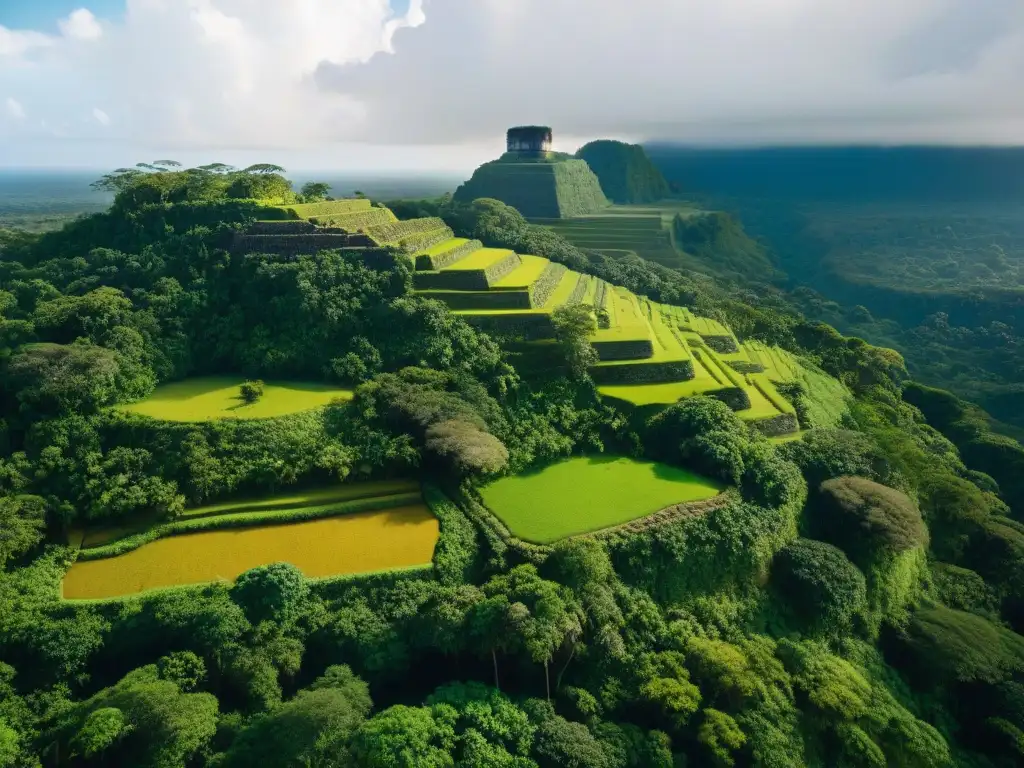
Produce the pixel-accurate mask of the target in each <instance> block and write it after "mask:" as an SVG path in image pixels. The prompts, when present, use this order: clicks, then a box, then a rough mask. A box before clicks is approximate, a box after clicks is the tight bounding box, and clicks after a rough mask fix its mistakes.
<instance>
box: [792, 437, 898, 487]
mask: <svg viewBox="0 0 1024 768" xmlns="http://www.w3.org/2000/svg"><path fill="white" fill-rule="evenodd" d="M780 452H781V453H782V455H783V456H785V457H786V458H788V459H789V460H790V461H792V462H793V463H795V464H796V465H797V466H798V467H800V470H801V471H802V472H803V473H804V477H806V478H807V483H808V485H810V486H811V487H812V488H817V487H818V486H820V485H821V484H822V483H823V482H825V481H826V480H831V479H833V478H836V477H843V476H851V475H856V476H860V477H867V478H870V479H872V480H879V479H881V478H880V477H879V476H878V475H879V471H880V470H882V469H883V467H884V459H883V458H882V455H881V451H880V450H879V448H878V446H876V445H875V444H874V443H873V442H872V440H871V438H870V437H868V436H867V435H865V434H863V433H861V432H854V431H852V430H847V429H812V430H811V431H809V432H807V433H805V434H804V435H803V437H801V439H800V440H794V441H792V442H789V443H786V444H784V445H782V446H780Z"/></svg>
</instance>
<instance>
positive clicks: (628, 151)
mask: <svg viewBox="0 0 1024 768" xmlns="http://www.w3.org/2000/svg"><path fill="white" fill-rule="evenodd" d="M576 157H578V158H579V159H580V160H585V161H586V163H587V165H589V166H590V169H591V170H592V171H593V172H594V173H595V174H596V175H597V178H598V180H599V181H600V182H601V189H602V190H603V191H604V194H605V196H607V198H608V199H609V200H611V201H612V202H615V203H653V202H657V201H658V200H661V199H663V198H665V197H668V194H669V186H668V182H667V181H666V180H665V177H664V176H662V175H661V171H660V170H658V167H657V166H656V165H655V164H654V163H652V162H651V159H650V158H649V157H647V152H645V151H644V148H643V147H641V146H640V145H639V144H626V143H624V142H621V141H611V140H606V139H602V140H599V141H592V142H590V143H589V144H586V145H584V146H583V147H581V148H580V150H579V151H578V152H577V153H576Z"/></svg>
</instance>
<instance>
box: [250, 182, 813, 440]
mask: <svg viewBox="0 0 1024 768" xmlns="http://www.w3.org/2000/svg"><path fill="white" fill-rule="evenodd" d="M353 204H356V205H353ZM377 210H379V211H383V213H381V214H374V216H375V217H376V218H378V219H380V220H381V223H377V224H366V225H362V226H360V227H355V228H352V229H351V231H350V230H346V229H345V227H344V226H338V223H339V220H340V221H341V222H342V223H344V219H345V218H346V217H353V216H363V215H366V214H367V212H368V211H377ZM618 210H619V211H620V212H618V213H613V214H610V215H608V216H604V217H592V218H590V219H573V220H569V221H565V222H559V223H558V224H554V225H552V226H553V227H555V228H558V229H559V230H560V231H572V232H575V233H576V235H575V236H576V237H577V239H578V240H580V241H586V242H587V244H588V245H587V247H590V248H594V249H596V248H597V247H598V246H600V245H603V246H606V248H605V249H606V250H607V249H608V248H612V249H613V248H614V247H615V246H617V245H623V246H626V245H629V246H631V250H634V251H639V250H643V249H642V248H641V247H640V245H639V244H640V243H649V247H650V249H657V248H663V249H664V251H663V252H664V253H666V254H667V253H668V250H670V249H671V248H672V245H671V242H670V241H669V240H668V239H667V238H668V237H669V232H668V229H667V228H666V226H665V222H666V219H665V217H666V216H667V217H668V218H667V221H671V216H673V215H675V213H676V212H677V210H673V211H672V213H671V214H668V213H666V212H665V211H662V210H661V209H657V208H634V207H622V208H621V209H618ZM623 211H625V212H626V213H623ZM288 212H289V214H290V215H291V214H294V215H297V216H300V217H302V216H305V217H306V218H299V219H292V220H288V221H265V222H258V223H257V224H256V225H254V227H253V228H251V229H250V230H249V232H247V233H244V234H242V235H240V236H239V245H240V246H244V247H246V248H249V249H250V250H256V251H258V250H259V248H258V247H254V246H260V245H262V246H266V247H267V248H269V249H271V250H272V252H274V253H280V254H292V255H294V254H299V253H310V252H313V251H316V250H320V249H323V248H358V249H362V251H363V252H364V253H365V254H366V257H367V258H368V259H381V258H382V259H393V258H396V254H397V258H408V259H409V261H410V266H411V267H412V268H413V269H414V274H413V285H414V287H415V289H416V291H417V292H418V293H419V294H420V295H422V296H425V297H429V298H432V299H437V300H439V301H441V302H443V303H445V304H447V305H448V307H449V308H451V310H452V311H454V312H455V313H457V314H459V315H460V316H462V317H463V318H465V319H466V320H467V321H468V322H470V323H471V324H473V325H474V326H476V327H478V328H481V329H483V330H486V331H488V332H491V333H494V334H497V335H501V336H506V337H510V336H512V337H516V338H518V339H526V340H527V341H526V343H525V344H521V345H520V346H521V347H525V350H524V352H527V353H529V352H532V353H536V354H537V356H538V357H539V358H540V359H541V360H543V359H544V358H545V354H546V352H549V351H550V350H551V349H552V347H551V341H552V339H553V338H554V329H553V325H552V323H551V315H552V313H553V312H554V311H555V310H556V309H558V308H559V307H561V306H564V305H566V304H587V305H590V306H593V307H594V308H595V312H596V314H597V315H598V317H599V318H601V322H600V327H599V328H598V330H597V331H596V332H595V334H594V336H593V338H592V340H591V342H592V344H593V346H594V348H595V350H596V351H597V353H598V356H599V358H600V360H599V362H598V363H597V364H596V365H595V366H594V368H593V369H592V376H593V378H594V380H595V382H597V383H598V385H599V386H600V391H601V392H602V393H603V394H604V395H606V396H607V397H611V398H615V399H616V400H618V401H619V402H620V403H621V404H622V405H623V406H624V407H626V408H644V407H658V406H662V405H666V404H670V403H673V402H676V401H678V400H679V399H680V398H684V397H692V396H694V395H697V394H706V395H710V396H713V397H717V398H718V399H720V400H722V401H724V402H726V403H727V404H728V405H729V406H730V407H731V408H732V409H733V410H735V411H736V412H737V413H738V414H739V415H740V416H741V417H742V418H744V419H745V420H748V421H749V422H751V423H752V424H753V425H754V426H756V427H757V428H758V429H760V430H761V431H763V432H765V433H766V434H769V435H773V436H778V435H785V434H792V433H795V432H797V430H798V420H797V416H796V409H795V408H794V406H793V404H792V403H790V402H789V401H788V400H787V399H786V398H785V397H783V396H782V395H781V394H780V392H779V390H778V388H777V387H776V386H775V383H776V382H777V383H780V384H786V383H792V382H795V381H797V380H798V378H799V376H798V374H799V371H798V368H797V366H795V365H785V364H783V363H780V362H778V361H774V360H772V359H771V350H767V349H766V348H759V347H754V346H750V345H744V344H740V343H739V341H738V340H737V339H736V337H735V335H734V334H733V333H732V331H731V330H730V329H729V328H727V327H725V326H724V325H722V324H721V323H719V322H717V321H716V320H713V319H711V318H705V317H698V316H695V315H693V314H692V313H691V312H689V311H688V310H687V309H685V308H683V307H675V306H668V305H662V304H658V303H656V302H653V301H649V300H648V299H646V298H644V297H641V296H637V295H635V294H633V293H631V292H630V291H628V290H627V289H625V288H622V287H619V286H614V285H609V284H608V283H605V282H604V281H602V280H600V279H597V278H595V277H593V276H590V275H583V274H580V273H578V272H573V271H572V270H569V269H566V267H565V266H563V265H561V264H556V263H554V262H551V261H549V260H548V259H546V258H544V257H541V256H535V255H531V254H518V253H515V252H513V251H510V250H506V249H501V248H486V247H484V246H483V245H482V244H481V243H480V242H479V241H476V240H466V239H465V238H457V237H453V236H452V232H451V230H450V229H448V228H447V227H446V226H445V225H444V222H443V221H441V220H440V219H430V218H424V219H411V220H407V221H397V220H393V217H391V218H390V219H389V220H388V221H387V222H384V221H383V218H384V217H388V216H389V214H390V211H387V210H386V209H381V208H373V207H371V205H370V203H369V201H351V200H345V201H336V202H335V203H319V204H316V205H314V206H295V207H293V208H291V209H288ZM268 218H269V217H268ZM321 221H325V222H329V223H328V224H327V225H321V224H319V223H318V222H321ZM590 222H594V223H593V224H591V223H590ZM616 233H620V234H618V235H616ZM621 233H625V234H621ZM662 237H664V238H665V240H664V243H663V244H662V245H659V244H658V243H659V242H661V241H659V238H662ZM345 238H349V239H345ZM357 238H358V239H357ZM384 246H389V247H390V248H385V247H384ZM650 252H651V251H650V250H648V251H645V253H646V254H648V255H649V254H650ZM642 255H643V254H642ZM667 258H668V256H667V255H666V259H667ZM766 360H769V363H766V362H765V361H766Z"/></svg>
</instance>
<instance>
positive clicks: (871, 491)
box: [817, 477, 928, 565]
mask: <svg viewBox="0 0 1024 768" xmlns="http://www.w3.org/2000/svg"><path fill="white" fill-rule="evenodd" d="M818 507H819V509H818V512H817V515H818V525H817V528H818V529H819V530H820V531H821V532H822V533H823V534H824V535H825V538H826V540H828V541H832V542H833V543H835V544H836V545H838V546H840V547H841V548H842V549H843V550H845V551H846V553H847V554H848V555H850V557H851V558H852V559H853V560H854V562H858V563H859V564H861V565H864V564H865V563H867V562H869V561H872V560H875V559H877V558H878V557H880V556H883V557H884V556H888V555H895V554H898V553H900V552H905V551H907V550H910V549H913V548H915V547H920V546H922V545H924V544H926V543H927V541H928V529H927V528H926V527H925V524H924V520H922V519H921V511H920V510H919V509H918V508H917V505H916V504H914V502H913V501H912V500H911V499H910V497H909V496H907V495H906V494H905V493H902V492H900V491H897V490H896V489H895V488H888V487H886V486H884V485H879V484H878V483H876V482H874V481H873V480H868V479H866V478H863V477H838V478H835V479H834V480H826V481H825V482H824V483H822V484H821V488H820V493H819V499H818Z"/></svg>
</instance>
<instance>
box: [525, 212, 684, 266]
mask: <svg viewBox="0 0 1024 768" xmlns="http://www.w3.org/2000/svg"><path fill="white" fill-rule="evenodd" d="M691 210H692V209H691V208H690V206H689V205H688V204H685V203H665V204H664V205H649V206H641V205H616V206H612V207H610V208H607V209H605V210H603V211H601V212H600V213H595V214H591V215H587V216H577V217H575V218H569V219H555V218H533V219H531V222H532V223H534V224H540V225H542V226H545V227H548V228H549V229H551V230H553V231H554V232H557V233H558V234H560V235H561V236H562V237H564V238H565V239H566V240H568V241H569V242H571V243H572V244H573V245H576V246H578V247H580V248H583V249H585V250H589V251H598V252H599V253H604V254H607V255H609V256H613V257H614V256H621V255H624V254H626V253H630V252H632V253H635V254H636V255H638V256H641V257H643V258H645V259H647V260H648V261H656V262H658V263H659V264H664V265H665V266H668V267H678V266H682V265H684V263H685V258H684V257H683V256H682V254H681V253H680V252H679V251H678V250H677V249H676V247H675V246H674V244H673V238H672V221H673V219H674V218H675V216H676V214H677V213H684V214H685V213H686V212H688V211H691Z"/></svg>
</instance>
